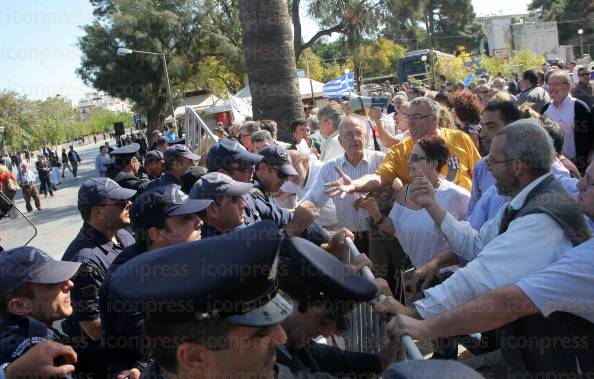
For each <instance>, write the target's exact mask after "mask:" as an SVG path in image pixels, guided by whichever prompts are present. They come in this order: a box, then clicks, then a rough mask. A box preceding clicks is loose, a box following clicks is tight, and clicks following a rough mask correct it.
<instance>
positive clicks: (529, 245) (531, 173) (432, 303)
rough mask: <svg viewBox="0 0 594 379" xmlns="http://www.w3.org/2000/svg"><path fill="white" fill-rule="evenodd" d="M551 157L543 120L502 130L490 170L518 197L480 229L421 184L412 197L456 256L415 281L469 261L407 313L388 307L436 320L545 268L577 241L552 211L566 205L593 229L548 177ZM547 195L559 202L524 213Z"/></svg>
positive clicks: (420, 180)
mask: <svg viewBox="0 0 594 379" xmlns="http://www.w3.org/2000/svg"><path fill="white" fill-rule="evenodd" d="M526 141H531V143H526ZM553 157H554V155H553V146H552V143H551V141H550V138H549V136H548V135H547V134H546V132H545V131H544V129H543V128H542V126H541V125H540V122H539V121H538V120H534V119H523V120H519V121H516V122H514V123H512V124H510V125H508V126H506V127H504V128H503V129H501V130H500V131H499V132H498V133H497V134H496V136H495V138H494V139H493V141H492V143H491V151H490V153H489V159H488V160H487V166H488V167H489V169H490V170H491V172H492V173H493V176H494V177H495V180H496V183H495V186H496V188H497V191H498V193H499V194H500V195H504V196H508V197H511V198H512V199H511V201H509V202H508V203H507V205H506V206H504V207H503V208H502V210H501V211H500V212H499V213H498V214H497V216H496V217H495V218H494V219H491V220H489V221H488V222H486V223H485V224H484V225H483V226H482V227H481V229H480V230H474V229H472V227H471V226H470V225H469V224H468V223H467V222H459V221H456V220H455V219H454V218H453V217H452V216H451V215H450V214H448V213H447V212H446V211H445V210H444V209H443V208H442V207H441V206H440V205H439V204H438V203H437V202H436V201H435V191H434V190H433V187H432V186H431V184H430V183H429V184H428V180H427V179H426V178H424V177H417V178H415V180H414V181H413V184H412V185H411V196H412V198H413V199H414V201H415V203H417V204H419V205H421V206H423V207H424V208H425V209H426V210H427V212H428V213H429V215H430V216H431V217H432V219H433V220H434V221H435V223H436V224H437V226H438V227H439V228H440V230H441V231H442V233H443V234H444V236H445V237H446V238H447V240H448V242H449V243H450V246H451V248H452V251H453V252H445V253H443V254H441V255H439V256H438V257H436V258H434V259H433V260H431V261H430V262H429V263H427V264H426V265H425V266H423V267H421V268H420V269H419V270H417V271H418V273H417V275H416V277H414V278H413V283H418V281H419V280H423V279H426V277H430V276H432V275H434V273H435V272H437V270H438V269H439V268H441V267H445V266H449V265H452V264H457V263H458V259H457V258H456V255H458V256H460V257H462V258H464V259H465V260H467V261H469V263H468V264H467V265H466V266H465V267H462V268H461V269H459V270H458V271H456V272H455V273H454V274H453V275H452V276H451V277H449V278H448V279H446V280H445V281H444V282H443V283H442V284H440V285H438V286H435V287H432V288H429V289H427V290H425V291H424V293H425V298H423V299H421V300H418V301H417V302H415V304H414V307H412V308H406V307H404V306H402V305H401V304H400V303H397V302H396V301H395V300H393V301H391V302H390V305H389V306H387V309H391V310H392V311H393V312H394V313H402V314H405V315H409V316H412V317H415V318H422V319H430V318H433V317H436V316H438V315H439V314H441V313H444V312H446V311H449V310H452V309H454V308H456V307H459V306H461V305H463V304H465V303H467V302H468V301H471V300H472V299H474V298H476V297H478V296H480V295H481V294H483V293H485V292H487V291H489V290H492V289H496V288H501V287H504V286H507V285H510V284H513V283H515V282H517V281H518V280H520V279H522V278H523V277H525V276H527V275H529V274H532V273H534V272H536V271H539V270H542V269H544V268H545V267H547V266H548V265H549V264H551V263H552V262H554V261H556V260H558V259H559V257H560V256H561V255H562V254H563V253H565V252H567V251H569V250H570V249H571V248H572V242H574V241H573V238H572V237H571V236H570V234H571V230H570V229H569V228H568V227H567V226H562V225H561V221H558V218H553V217H556V216H557V214H553V215H551V213H548V212H547V207H550V209H551V210H553V209H554V207H555V206H557V205H559V206H560V207H562V209H563V210H564V211H565V213H567V214H569V215H571V216H573V217H574V220H575V222H576V225H578V227H576V229H581V230H580V232H582V230H585V229H586V228H587V227H586V225H585V222H584V219H583V217H582V216H581V214H580V212H579V210H578V209H577V207H576V205H575V202H573V203H572V200H571V197H570V195H569V194H567V193H566V192H565V191H564V190H563V189H562V188H561V186H560V184H559V183H558V182H556V181H555V180H554V179H553V174H551V173H550V172H549V171H550V167H551V164H552V162H553ZM543 189H545V190H550V192H549V193H547V194H546V195H548V196H550V197H549V199H555V200H554V201H551V200H549V201H548V203H546V202H545V205H544V206H542V205H541V209H542V208H545V209H544V210H540V212H539V211H536V212H531V213H529V214H524V213H523V212H522V211H523V210H524V209H531V207H533V206H534V201H533V200H535V201H536V200H540V199H543V197H539V196H540V191H542V190H543ZM580 220H581V223H580ZM566 232H567V233H566Z"/></svg>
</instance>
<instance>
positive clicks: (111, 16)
mask: <svg viewBox="0 0 594 379" xmlns="http://www.w3.org/2000/svg"><path fill="white" fill-rule="evenodd" d="M92 4H93V5H94V6H95V11H94V14H95V20H94V21H93V23H92V24H90V25H87V26H85V27H84V31H85V35H84V36H83V37H82V38H80V40H79V47H80V48H81V51H82V53H83V56H82V59H81V65H80V67H79V68H78V69H77V73H78V75H79V76H80V77H81V78H82V79H83V80H84V81H85V83H87V84H88V85H91V86H93V87H94V88H96V89H99V90H102V91H105V92H107V93H109V94H110V95H112V96H117V97H120V98H127V99H130V100H132V101H134V102H135V104H136V107H137V108H138V109H140V110H141V111H143V113H145V114H146V115H147V119H148V124H149V129H153V128H155V127H157V126H158V125H160V124H161V123H162V122H163V119H164V118H165V116H166V114H167V113H169V112H167V111H166V109H170V107H168V106H167V102H168V96H167V84H166V80H165V71H164V66H163V62H162V60H161V58H160V57H159V56H150V55H144V54H131V55H128V56H124V57H118V56H116V50H117V49H118V48H119V47H125V48H129V49H133V50H143V51H151V52H157V53H165V55H166V57H167V67H168V69H169V76H170V79H171V82H172V86H173V87H174V92H175V88H176V86H179V87H182V84H183V83H184V82H185V81H186V80H187V79H188V78H189V77H191V75H192V74H194V73H196V72H197V70H198V69H199V68H200V67H201V63H203V62H205V61H206V60H207V59H208V58H212V57H216V58H221V59H229V60H230V61H233V59H235V60H237V59H239V60H241V58H240V57H241V54H240V53H239V52H240V51H241V46H240V45H239V47H238V46H237V42H238V41H233V40H232V39H233V38H236V39H238V40H239V32H238V25H237V22H236V21H237V19H236V17H235V29H236V31H235V33H233V31H232V30H231V25H232V24H233V22H234V20H233V18H234V16H233V7H234V6H235V7H236V6H237V0H92ZM221 20H227V21H226V22H221Z"/></svg>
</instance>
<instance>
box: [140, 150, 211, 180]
mask: <svg viewBox="0 0 594 379" xmlns="http://www.w3.org/2000/svg"><path fill="white" fill-rule="evenodd" d="M163 158H164V159H165V172H163V175H161V177H159V178H157V179H154V180H152V181H151V182H150V183H149V185H148V187H147V190H149V191H150V190H152V189H154V188H157V187H159V186H167V185H176V186H178V187H180V188H181V186H182V184H183V183H182V179H181V178H182V175H184V174H185V173H186V172H188V171H189V170H190V169H191V168H192V167H194V166H196V164H197V163H198V161H199V160H200V156H199V155H196V154H194V153H192V152H191V151H190V149H188V147H187V146H186V145H172V146H170V147H168V148H167V150H165V151H164V152H163Z"/></svg>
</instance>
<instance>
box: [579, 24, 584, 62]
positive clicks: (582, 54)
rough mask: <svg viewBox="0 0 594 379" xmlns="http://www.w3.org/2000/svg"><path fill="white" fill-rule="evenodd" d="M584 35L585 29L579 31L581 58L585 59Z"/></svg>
mask: <svg viewBox="0 0 594 379" xmlns="http://www.w3.org/2000/svg"><path fill="white" fill-rule="evenodd" d="M583 34H584V29H578V35H579V36H580V55H581V56H580V58H583V57H584V44H583V43H582V35H583Z"/></svg>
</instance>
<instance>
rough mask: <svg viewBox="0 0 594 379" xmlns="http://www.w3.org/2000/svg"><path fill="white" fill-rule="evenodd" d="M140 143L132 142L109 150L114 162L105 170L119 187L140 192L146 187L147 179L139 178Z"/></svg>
mask: <svg viewBox="0 0 594 379" xmlns="http://www.w3.org/2000/svg"><path fill="white" fill-rule="evenodd" d="M139 150H140V145H139V144H137V143H132V144H129V145H125V146H122V147H120V148H117V149H115V150H114V151H112V152H111V156H112V158H113V160H114V162H113V163H112V164H111V165H110V166H109V168H108V170H107V176H108V177H109V178H111V179H113V180H114V181H115V182H116V183H118V184H119V185H120V186H121V187H124V188H129V189H132V190H135V191H137V192H138V193H142V191H144V190H145V189H146V186H147V185H148V183H149V181H148V179H147V178H141V177H139V175H140V155H139V153H138V151H139Z"/></svg>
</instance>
